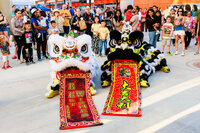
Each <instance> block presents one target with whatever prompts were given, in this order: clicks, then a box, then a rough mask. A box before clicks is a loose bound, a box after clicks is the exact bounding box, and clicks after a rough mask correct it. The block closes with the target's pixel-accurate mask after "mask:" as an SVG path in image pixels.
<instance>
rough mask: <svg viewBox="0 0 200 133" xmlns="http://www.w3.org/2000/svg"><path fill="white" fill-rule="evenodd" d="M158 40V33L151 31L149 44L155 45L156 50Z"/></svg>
mask: <svg viewBox="0 0 200 133" xmlns="http://www.w3.org/2000/svg"><path fill="white" fill-rule="evenodd" d="M157 38H158V36H157V35H156V31H149V43H150V44H151V45H153V47H154V48H156V42H157Z"/></svg>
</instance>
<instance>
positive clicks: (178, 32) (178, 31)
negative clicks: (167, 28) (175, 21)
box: [174, 30, 185, 36]
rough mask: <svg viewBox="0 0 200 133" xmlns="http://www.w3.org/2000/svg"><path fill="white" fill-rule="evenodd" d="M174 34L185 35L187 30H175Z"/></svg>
mask: <svg viewBox="0 0 200 133" xmlns="http://www.w3.org/2000/svg"><path fill="white" fill-rule="evenodd" d="M174 35H175V36H176V35H179V36H181V35H185V31H184V30H175V31H174Z"/></svg>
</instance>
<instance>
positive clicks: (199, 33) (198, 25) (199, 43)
mask: <svg viewBox="0 0 200 133" xmlns="http://www.w3.org/2000/svg"><path fill="white" fill-rule="evenodd" d="M197 40H198V43H197V52H196V53H194V55H198V54H199V47H200V22H198V24H197Z"/></svg>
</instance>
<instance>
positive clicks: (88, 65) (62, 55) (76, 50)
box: [45, 33, 98, 98]
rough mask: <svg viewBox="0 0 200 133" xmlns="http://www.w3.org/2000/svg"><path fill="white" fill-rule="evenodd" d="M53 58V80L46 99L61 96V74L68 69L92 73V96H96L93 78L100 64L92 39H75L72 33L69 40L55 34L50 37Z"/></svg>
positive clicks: (82, 37)
mask: <svg viewBox="0 0 200 133" xmlns="http://www.w3.org/2000/svg"><path fill="white" fill-rule="evenodd" d="M48 43H49V44H50V47H51V48H50V49H51V50H50V56H51V58H52V59H51V60H50V63H51V79H52V81H51V82H50V83H49V85H48V87H47V88H48V90H49V91H48V93H46V95H45V96H46V98H52V97H54V96H56V95H58V94H59V83H60V73H59V72H61V71H63V70H66V69H79V70H82V71H84V72H90V78H91V84H90V90H91V94H92V95H95V94H96V90H94V88H93V87H94V83H93V81H92V78H93V77H94V76H95V75H96V73H97V69H98V63H97V61H96V58H95V56H94V53H93V52H92V49H91V37H90V36H89V35H85V34H84V35H81V36H79V37H77V38H74V36H73V34H72V33H70V34H69V36H68V37H67V38H65V37H62V36H59V35H57V34H53V35H51V36H50V37H49V40H48Z"/></svg>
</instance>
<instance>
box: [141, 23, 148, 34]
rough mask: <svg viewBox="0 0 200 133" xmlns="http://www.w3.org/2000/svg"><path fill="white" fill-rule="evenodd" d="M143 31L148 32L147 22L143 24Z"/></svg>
mask: <svg viewBox="0 0 200 133" xmlns="http://www.w3.org/2000/svg"><path fill="white" fill-rule="evenodd" d="M141 29H142V31H145V32H147V23H146V21H145V22H142V23H141Z"/></svg>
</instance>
